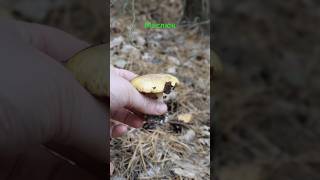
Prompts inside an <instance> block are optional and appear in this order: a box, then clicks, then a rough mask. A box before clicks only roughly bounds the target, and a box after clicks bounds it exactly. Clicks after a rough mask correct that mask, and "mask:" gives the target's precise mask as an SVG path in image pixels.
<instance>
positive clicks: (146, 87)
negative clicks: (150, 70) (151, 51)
mask: <svg viewBox="0 0 320 180" xmlns="http://www.w3.org/2000/svg"><path fill="white" fill-rule="evenodd" d="M131 84H132V85H133V86H134V87H135V88H136V89H137V90H138V91H139V92H141V93H143V94H145V95H146V96H148V97H151V98H154V99H157V100H158V101H162V102H163V101H164V100H167V99H169V98H168V97H169V95H171V94H172V92H174V91H173V90H174V88H175V87H176V86H177V85H178V84H179V80H178V79H177V78H176V77H174V76H172V75H170V74H146V75H142V76H138V77H136V78H134V79H133V80H132V81H131Z"/></svg>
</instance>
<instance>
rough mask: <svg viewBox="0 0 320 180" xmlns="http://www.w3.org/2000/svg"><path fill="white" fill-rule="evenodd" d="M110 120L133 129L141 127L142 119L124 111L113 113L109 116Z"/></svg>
mask: <svg viewBox="0 0 320 180" xmlns="http://www.w3.org/2000/svg"><path fill="white" fill-rule="evenodd" d="M111 118H113V119H115V120H117V121H119V122H122V123H124V124H127V125H129V126H132V127H135V128H139V127H142V125H143V119H142V118H141V117H139V116H137V115H135V114H134V113H132V112H130V111H128V110H126V109H120V110H117V111H114V112H113V113H112V114H111Z"/></svg>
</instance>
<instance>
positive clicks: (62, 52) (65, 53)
mask: <svg viewBox="0 0 320 180" xmlns="http://www.w3.org/2000/svg"><path fill="white" fill-rule="evenodd" d="M10 23H13V24H14V26H15V28H16V29H18V33H19V34H20V36H21V38H22V40H24V41H26V42H27V43H30V44H31V45H32V46H33V47H35V48H37V49H38V50H40V51H42V52H44V53H45V54H47V55H48V56H50V57H52V58H53V59H55V60H58V61H65V60H67V59H68V58H70V57H71V56H72V55H74V54H75V53H76V52H78V51H80V50H81V49H84V48H87V47H88V46H89V44H88V43H87V42H85V41H82V40H79V39H77V38H76V37H74V36H72V35H70V34H68V33H66V32H64V31H61V30H59V29H56V28H53V27H50V26H46V25H40V24H36V23H27V22H22V21H13V22H10Z"/></svg>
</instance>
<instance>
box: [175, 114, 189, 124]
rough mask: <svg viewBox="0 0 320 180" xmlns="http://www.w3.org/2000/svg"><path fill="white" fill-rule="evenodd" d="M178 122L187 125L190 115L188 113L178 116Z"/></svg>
mask: <svg viewBox="0 0 320 180" xmlns="http://www.w3.org/2000/svg"><path fill="white" fill-rule="evenodd" d="M178 120H179V121H182V122H185V123H189V122H191V120H192V114H190V113H185V114H179V115H178Z"/></svg>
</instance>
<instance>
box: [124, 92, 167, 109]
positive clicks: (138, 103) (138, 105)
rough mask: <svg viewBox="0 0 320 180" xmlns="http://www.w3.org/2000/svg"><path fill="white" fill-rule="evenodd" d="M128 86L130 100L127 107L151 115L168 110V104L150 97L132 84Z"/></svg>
mask: <svg viewBox="0 0 320 180" xmlns="http://www.w3.org/2000/svg"><path fill="white" fill-rule="evenodd" d="M130 87H131V88H128V94H129V97H128V102H127V106H126V108H128V109H133V110H135V111H138V112H142V113H144V114H150V115H161V114H164V113H165V112H167V109H168V108H167V105H166V104H165V103H163V102H159V101H157V100H154V99H151V98H148V97H146V96H143V95H142V94H141V93H139V92H138V91H137V90H136V89H134V88H133V87H132V86H130Z"/></svg>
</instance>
